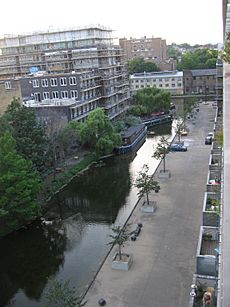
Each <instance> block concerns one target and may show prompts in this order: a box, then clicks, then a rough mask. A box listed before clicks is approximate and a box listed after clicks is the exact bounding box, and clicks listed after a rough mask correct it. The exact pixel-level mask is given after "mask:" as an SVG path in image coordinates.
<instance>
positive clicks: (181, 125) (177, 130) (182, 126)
mask: <svg viewBox="0 0 230 307" xmlns="http://www.w3.org/2000/svg"><path fill="white" fill-rule="evenodd" d="M184 129H185V122H184V120H183V119H182V118H180V119H179V120H178V121H177V123H176V127H175V133H176V135H177V136H178V141H179V142H180V140H181V133H182V131H183V130H184Z"/></svg>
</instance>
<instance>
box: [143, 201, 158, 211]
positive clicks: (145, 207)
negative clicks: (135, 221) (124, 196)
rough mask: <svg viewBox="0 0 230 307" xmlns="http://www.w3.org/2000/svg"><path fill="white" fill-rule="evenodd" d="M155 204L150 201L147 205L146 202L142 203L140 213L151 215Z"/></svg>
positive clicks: (154, 209)
mask: <svg viewBox="0 0 230 307" xmlns="http://www.w3.org/2000/svg"><path fill="white" fill-rule="evenodd" d="M156 208H157V206H156V202H155V201H150V202H149V204H147V203H146V202H144V203H143V205H142V206H141V208H140V210H141V212H144V213H153V212H155V211H156Z"/></svg>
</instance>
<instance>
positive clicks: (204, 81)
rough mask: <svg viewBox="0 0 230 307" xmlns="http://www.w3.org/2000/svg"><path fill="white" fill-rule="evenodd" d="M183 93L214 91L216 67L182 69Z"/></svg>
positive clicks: (210, 92)
mask: <svg viewBox="0 0 230 307" xmlns="http://www.w3.org/2000/svg"><path fill="white" fill-rule="evenodd" d="M184 93H185V94H186V95H188V94H205V95H206V94H214V93H216V69H195V70H185V71H184Z"/></svg>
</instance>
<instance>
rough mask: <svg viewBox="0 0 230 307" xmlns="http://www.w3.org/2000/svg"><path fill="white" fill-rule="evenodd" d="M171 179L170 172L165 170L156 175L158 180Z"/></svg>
mask: <svg viewBox="0 0 230 307" xmlns="http://www.w3.org/2000/svg"><path fill="white" fill-rule="evenodd" d="M170 177H171V172H170V170H167V169H166V170H165V171H163V170H160V173H159V175H158V178H160V179H168V178H170Z"/></svg>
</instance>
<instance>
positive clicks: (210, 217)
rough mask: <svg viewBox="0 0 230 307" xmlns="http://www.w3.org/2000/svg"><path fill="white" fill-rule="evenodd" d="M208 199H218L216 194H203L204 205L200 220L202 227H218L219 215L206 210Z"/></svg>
mask: <svg viewBox="0 0 230 307" xmlns="http://www.w3.org/2000/svg"><path fill="white" fill-rule="evenodd" d="M208 197H210V198H211V199H215V200H216V199H218V196H217V194H216V193H211V192H205V193H204V204H203V212H202V220H203V226H212V227H217V226H218V225H219V215H218V214H217V213H216V212H214V211H208V210H207V199H208Z"/></svg>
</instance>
